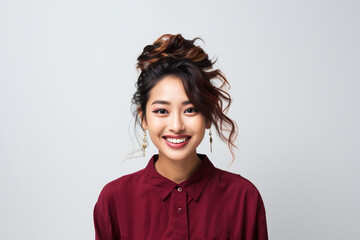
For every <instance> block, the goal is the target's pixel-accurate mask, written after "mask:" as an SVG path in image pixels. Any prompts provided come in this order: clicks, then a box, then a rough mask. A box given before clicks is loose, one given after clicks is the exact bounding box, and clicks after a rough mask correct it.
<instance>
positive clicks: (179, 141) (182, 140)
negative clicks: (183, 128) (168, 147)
mask: <svg viewBox="0 0 360 240" xmlns="http://www.w3.org/2000/svg"><path fill="white" fill-rule="evenodd" d="M165 139H166V141H169V142H171V143H183V142H185V141H186V140H187V139H188V138H187V137H184V138H165Z"/></svg>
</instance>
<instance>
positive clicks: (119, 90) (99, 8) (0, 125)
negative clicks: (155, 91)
mask: <svg viewBox="0 0 360 240" xmlns="http://www.w3.org/2000/svg"><path fill="white" fill-rule="evenodd" d="M359 9H360V3H359V1H355V0H354V1H346V0H345V1H344V0H342V1H340V0H338V1H335V0H332V1H331V0H330V1H325V0H323V1H321V0H304V1H284V0H283V1H280V0H273V1H209V0H207V1H205V0H203V1H189V0H184V1H170V0H168V1H164V0H162V1H159V0H154V1H145V0H143V1H121V0H117V1H89V0H88V1H81V0H71V1H70V0H62V1H45V0H43V1H28V0H23V1H21V0H13V1H6V0H1V2H0V160H1V163H0V181H1V182H0V239H6V240H8V239H9V240H12V239H16V240H23V239H36V240H37V239H39V240H49V239H52V240H57V239H94V230H93V220H92V211H93V207H94V204H95V202H96V200H97V197H98V194H99V193H100V190H101V189H102V187H103V186H104V185H105V184H106V183H107V182H109V181H111V180H113V179H115V178H118V177H119V176H121V175H124V174H127V173H131V172H133V171H135V170H138V169H142V168H143V167H145V165H146V163H147V162H148V159H149V158H150V157H151V156H152V154H153V153H156V151H155V150H156V149H154V148H153V146H152V144H150V145H151V146H150V148H149V149H148V150H147V156H146V158H144V159H143V158H133V159H130V160H128V161H125V162H123V160H124V159H125V157H126V154H128V153H130V152H131V151H132V150H134V149H135V148H134V147H133V145H132V144H131V141H130V136H129V132H130V133H132V132H133V131H132V125H129V124H130V122H131V119H132V115H131V112H130V106H131V105H130V100H131V97H132V94H133V92H134V91H135V87H134V84H135V81H136V78H137V72H136V70H135V64H136V58H137V56H138V55H139V54H140V53H141V51H142V48H143V47H144V46H145V45H147V44H151V43H152V42H153V41H154V40H155V39H156V38H158V37H159V36H160V35H162V34H164V33H182V34H183V36H184V37H186V38H194V37H197V36H200V37H202V38H203V39H204V41H205V44H204V43H202V42H201V41H199V42H198V43H199V44H200V45H201V46H202V47H204V49H205V50H206V52H207V53H208V54H209V55H210V56H211V57H218V62H217V63H216V67H218V68H220V69H221V70H222V71H223V72H224V73H225V75H226V76H227V78H228V80H229V82H230V83H231V86H232V89H231V91H230V94H231V95H232V97H233V99H234V101H233V105H232V107H231V110H230V112H229V116H230V117H232V118H233V119H234V120H236V121H237V123H238V125H239V133H240V135H239V139H238V140H239V150H238V151H237V152H236V160H235V163H234V164H233V165H232V166H231V167H229V168H226V167H227V166H228V164H229V163H230V162H231V155H230V153H229V151H228V150H227V148H226V145H225V144H224V143H221V142H220V140H219V138H215V140H214V141H215V142H214V146H213V153H212V154H211V153H209V144H208V135H206V137H205V139H204V142H203V143H202V145H201V146H200V148H199V152H201V153H206V154H208V156H209V158H210V159H211V161H212V162H213V163H214V165H215V166H217V167H219V168H223V169H226V170H228V171H232V172H236V173H240V174H242V175H243V176H244V177H246V178H248V179H250V180H251V181H252V182H253V183H254V184H255V185H256V186H257V187H258V189H259V190H260V192H261V194H262V196H263V199H264V202H265V206H266V210H267V220H268V229H269V236H270V238H271V239H279V240H289V239H291V240H293V239H294V240H296V239H299V240H304V239H316V240H317V239H326V240H329V239H334V240H335V239H360V232H359V230H358V228H359V214H360V207H359V202H360V187H359V182H360V181H359V180H360V177H359V173H358V172H359V160H360V150H359V149H360V148H359V145H360V129H359V122H360V97H359V87H360V83H359V80H360V70H359V69H360V68H359V66H360V56H359V53H360V49H359V42H360V34H359V29H360V11H359ZM134 146H136V145H134Z"/></svg>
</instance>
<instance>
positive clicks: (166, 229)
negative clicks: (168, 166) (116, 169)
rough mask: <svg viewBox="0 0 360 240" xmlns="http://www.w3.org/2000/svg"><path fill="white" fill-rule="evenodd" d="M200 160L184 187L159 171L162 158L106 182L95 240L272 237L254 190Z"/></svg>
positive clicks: (249, 239) (252, 239)
mask: <svg viewBox="0 0 360 240" xmlns="http://www.w3.org/2000/svg"><path fill="white" fill-rule="evenodd" d="M198 156H199V158H200V159H201V160H202V162H201V165H200V167H199V168H198V169H197V170H196V172H195V173H194V174H193V175H192V176H191V177H190V178H189V179H187V180H185V181H183V182H182V183H180V184H177V183H175V182H173V181H171V180H169V179H167V178H165V177H164V176H162V175H160V174H159V173H158V172H157V171H156V169H155V165H154V163H155V162H156V160H157V159H158V157H159V156H158V155H154V156H153V157H152V158H151V159H150V161H149V163H148V165H147V166H146V168H144V169H142V170H140V171H138V172H135V173H132V174H129V175H125V176H122V177H120V178H118V179H116V180H114V181H112V182H110V183H108V184H107V185H106V186H105V187H104V188H103V190H102V191H101V193H100V196H99V199H98V201H97V203H96V205H95V208H94V224H95V239H96V240H100V239H101V240H117V239H131V240H138V239H139V240H145V239H151V240H160V239H173V240H183V239H194V240H195V239H196V240H200V239H204V240H205V239H206V240H210V239H219V240H225V239H241V240H256V239H257V240H266V239H268V236H267V227H266V218H265V208H264V204H263V201H262V199H261V196H260V194H259V192H258V190H257V189H256V187H255V186H254V185H253V184H252V183H251V182H250V181H248V180H246V179H245V178H243V177H241V176H240V175H238V174H234V173H230V172H227V171H224V170H221V169H218V168H215V167H214V165H213V164H212V163H211V162H210V160H209V159H208V158H207V157H206V156H205V155H201V154H198Z"/></svg>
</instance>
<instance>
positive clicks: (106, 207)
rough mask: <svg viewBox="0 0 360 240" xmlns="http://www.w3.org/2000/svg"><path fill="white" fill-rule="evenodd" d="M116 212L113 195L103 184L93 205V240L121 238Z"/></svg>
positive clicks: (115, 239) (116, 239)
mask: <svg viewBox="0 0 360 240" xmlns="http://www.w3.org/2000/svg"><path fill="white" fill-rule="evenodd" d="M116 212H117V211H116V205H115V200H114V196H113V194H112V192H111V190H110V189H108V188H107V187H106V186H105V187H104V189H103V190H102V191H101V193H100V196H99V199H98V201H97V202H96V204H95V207H94V227H95V240H118V239H121V238H120V229H119V224H118V221H117V214H116Z"/></svg>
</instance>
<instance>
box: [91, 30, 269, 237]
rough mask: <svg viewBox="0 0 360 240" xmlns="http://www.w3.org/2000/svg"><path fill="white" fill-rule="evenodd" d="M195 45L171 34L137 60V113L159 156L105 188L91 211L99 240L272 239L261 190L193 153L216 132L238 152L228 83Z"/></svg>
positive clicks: (231, 149) (134, 98) (148, 48)
mask: <svg viewBox="0 0 360 240" xmlns="http://www.w3.org/2000/svg"><path fill="white" fill-rule="evenodd" d="M195 41H196V39H193V40H186V39H184V38H183V37H182V36H181V35H180V34H178V35H170V34H166V35H163V36H161V37H160V38H159V39H158V40H156V41H155V42H154V44H152V45H148V46H146V47H145V48H144V50H143V52H142V54H141V55H140V56H139V57H138V68H139V69H140V70H141V73H140V75H139V78H138V81H137V91H136V92H135V94H134V96H133V100H132V102H133V104H134V105H136V106H137V108H136V112H134V115H135V118H136V122H137V123H138V124H139V126H141V128H142V129H143V130H144V140H143V141H144V142H143V145H142V147H143V151H145V148H146V146H147V140H146V139H147V137H146V136H147V132H148V134H149V136H150V138H151V141H152V142H153V144H154V145H155V146H156V148H157V149H158V152H159V153H158V154H156V155H154V156H153V157H152V158H151V159H150V160H149V163H148V165H147V166H146V167H145V168H144V169H142V170H140V171H138V172H135V173H132V174H129V175H126V176H122V177H120V178H118V179H116V180H114V181H112V182H110V183H108V184H107V185H106V186H105V187H104V188H103V190H102V192H101V194H100V196H99V199H98V201H97V203H96V205H95V208H94V223H95V232H96V239H102V240H104V239H109V240H110V239H112V240H115V239H246V240H250V239H261V240H265V239H267V238H268V237H267V227H266V217H265V208H264V204H263V201H262V198H261V196H260V194H259V192H258V190H257V189H256V187H255V186H254V185H253V184H252V183H251V182H250V181H248V180H247V179H245V178H243V177H241V176H240V175H238V174H234V173H230V172H227V171H224V170H221V169H218V168H216V167H214V165H213V164H212V163H211V161H210V160H209V159H208V158H207V156H206V155H203V154H199V153H197V151H196V149H197V147H198V146H199V144H200V143H201V141H202V140H203V138H204V135H205V132H206V129H209V134H210V144H211V131H210V129H211V127H212V126H214V128H215V130H216V131H217V132H218V134H219V136H220V138H221V139H222V140H224V141H225V142H227V143H228V146H229V149H230V151H231V153H232V154H233V148H234V147H235V145H234V140H235V139H236V135H237V130H236V129H237V128H236V124H235V123H234V122H233V121H232V120H231V119H230V118H229V117H227V116H226V112H227V110H228V108H229V106H230V103H231V98H230V96H229V94H228V93H227V92H226V91H225V90H224V87H225V86H226V85H228V82H227V80H226V78H225V77H224V76H223V74H222V73H221V72H220V70H217V69H215V70H214V69H212V66H213V62H212V61H210V60H209V58H208V55H207V54H206V53H205V52H204V50H203V49H202V48H200V47H199V46H196V45H195V44H194V43H195ZM216 79H217V80H219V81H220V82H221V84H220V87H216V86H215V84H214V81H215V80H216ZM233 157H234V154H233Z"/></svg>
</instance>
